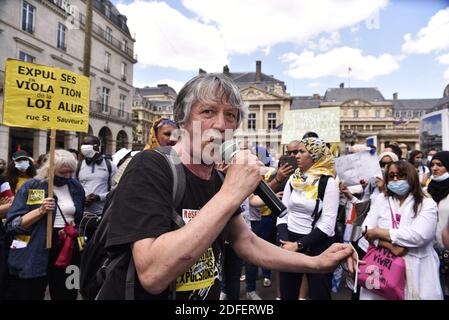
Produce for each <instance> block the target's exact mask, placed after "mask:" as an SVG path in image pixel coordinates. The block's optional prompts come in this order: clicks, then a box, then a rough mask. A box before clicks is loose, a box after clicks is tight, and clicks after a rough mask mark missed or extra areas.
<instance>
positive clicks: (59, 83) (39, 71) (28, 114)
mask: <svg viewBox="0 0 449 320" xmlns="http://www.w3.org/2000/svg"><path fill="white" fill-rule="evenodd" d="M89 90H90V80H89V78H88V77H85V76H82V75H80V74H77V73H74V72H71V71H67V70H64V69H59V68H54V67H47V66H42V65H37V64H34V63H29V62H24V61H19V60H13V59H8V60H7V62H6V75H5V92H4V101H3V124H4V125H7V126H11V127H24V128H35V129H57V130H66V131H81V132H87V131H88V122H89V97H90V93H89Z"/></svg>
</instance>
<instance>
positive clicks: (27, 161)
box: [5, 150, 36, 194]
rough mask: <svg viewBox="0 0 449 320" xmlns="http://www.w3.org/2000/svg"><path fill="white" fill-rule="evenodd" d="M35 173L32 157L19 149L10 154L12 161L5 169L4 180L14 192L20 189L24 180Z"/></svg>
mask: <svg viewBox="0 0 449 320" xmlns="http://www.w3.org/2000/svg"><path fill="white" fill-rule="evenodd" d="M35 175H36V167H35V166H34V161H33V158H31V157H30V155H29V154H28V152H26V151H25V150H19V151H16V152H14V154H13V155H12V161H11V162H10V163H9V165H8V168H7V169H6V175H5V177H6V180H7V181H8V183H9V185H10V187H11V190H12V192H13V193H14V194H16V193H17V191H18V190H19V189H20V187H21V186H22V185H23V184H24V183H25V181H27V180H29V179H31V178H33V177H34V176H35Z"/></svg>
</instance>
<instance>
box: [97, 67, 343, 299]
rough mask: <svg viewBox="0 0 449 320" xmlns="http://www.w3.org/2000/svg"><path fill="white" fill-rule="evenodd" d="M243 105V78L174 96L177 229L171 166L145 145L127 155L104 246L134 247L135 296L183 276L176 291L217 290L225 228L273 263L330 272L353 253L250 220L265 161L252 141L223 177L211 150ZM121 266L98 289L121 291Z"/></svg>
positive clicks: (160, 293) (157, 293)
mask: <svg viewBox="0 0 449 320" xmlns="http://www.w3.org/2000/svg"><path fill="white" fill-rule="evenodd" d="M244 113H245V104H244V102H243V100H242V98H241V96H240V93H239V90H238V88H237V87H236V86H235V85H234V84H233V82H232V81H231V80H229V79H227V78H225V77H220V76H214V75H208V74H205V75H200V76H197V77H195V78H193V79H191V80H190V81H189V82H187V83H186V84H185V86H184V87H183V89H182V90H181V91H180V93H179V95H178V98H177V100H176V102H175V106H174V116H175V121H176V122H177V123H178V125H179V126H180V128H181V129H182V131H183V133H182V135H181V138H180V139H179V140H178V143H177V144H176V145H175V146H174V150H175V151H176V153H177V154H178V155H179V157H180V159H181V162H182V163H183V165H184V172H185V176H186V189H185V194H184V197H183V200H182V203H181V206H180V207H178V208H176V210H177V211H178V213H179V214H180V215H181V216H182V218H183V219H184V221H185V222H186V225H185V226H184V227H182V228H180V229H177V230H175V231H173V228H172V225H171V220H170V214H171V212H172V207H173V200H172V185H171V184H172V176H171V174H170V169H169V165H168V164H167V162H166V161H165V159H163V157H162V156H161V155H159V154H158V153H156V152H154V151H144V152H140V153H139V154H138V155H136V156H135V157H134V158H133V160H132V161H131V163H130V164H129V166H128V168H127V170H126V172H125V173H124V175H123V177H122V180H121V181H120V184H119V185H118V187H117V190H116V192H117V194H116V198H115V203H114V206H113V210H112V212H111V214H112V215H111V225H110V230H109V234H108V241H107V247H108V248H109V249H111V250H112V249H115V250H126V248H129V247H130V248H131V250H132V256H133V258H134V262H135V266H136V271H137V276H138V281H136V285H135V290H134V293H135V298H136V299H158V298H159V299H160V298H162V299H165V298H167V297H168V287H169V286H170V284H171V283H172V282H173V281H175V280H176V297H177V298H179V299H217V300H218V298H219V295H220V279H221V272H222V270H221V269H222V266H223V243H224V239H225V238H227V239H228V240H229V242H230V243H232V245H233V248H234V250H235V251H236V252H237V254H238V255H239V256H240V257H242V258H243V259H244V260H246V261H250V262H251V263H254V264H256V265H259V266H263V267H266V268H268V269H272V270H282V271H289V272H329V271H331V270H333V269H334V268H335V267H336V266H337V265H338V264H339V263H340V262H341V261H342V260H344V259H345V258H349V260H351V258H350V256H351V253H352V249H351V248H350V247H348V246H347V245H344V244H335V245H334V246H332V247H331V248H329V250H327V251H326V252H324V253H323V254H322V255H320V256H318V257H307V256H305V255H303V254H300V253H295V252H290V251H287V250H283V249H281V248H279V247H276V246H275V245H272V244H270V243H268V242H266V241H264V240H262V239H260V238H259V237H257V236H255V235H254V234H253V233H252V232H251V231H250V230H249V229H248V227H247V226H246V224H245V222H244V220H243V218H242V217H241V216H240V212H239V206H240V204H241V203H242V202H243V201H244V200H245V199H246V198H247V197H248V196H249V195H250V194H251V193H252V192H253V191H254V190H255V189H256V187H257V185H258V184H259V183H260V181H261V179H262V177H261V166H262V164H261V163H258V162H257V159H256V156H254V155H252V154H251V153H250V152H249V151H248V150H245V151H241V152H239V153H237V155H236V156H235V157H234V163H233V164H231V165H230V167H229V168H228V171H227V173H226V178H225V179H224V182H222V181H221V179H220V177H219V175H218V174H217V172H216V170H215V169H214V163H213V160H214V159H213V158H214V157H215V156H216V154H215V153H216V152H214V151H210V152H205V151H207V150H214V147H213V144H214V142H216V140H217V138H222V139H224V138H225V137H224V136H225V133H226V130H228V131H231V133H232V132H233V131H234V130H236V129H237V127H238V126H239V124H240V122H241V121H242V119H243V115H244ZM198 130H199V131H198ZM198 148H199V150H197V149H198ZM199 157H200V158H199ZM348 262H349V264H350V265H352V261H348ZM124 272H125V273H126V267H125V268H122V272H121V273H120V272H117V273H116V274H114V275H112V276H111V277H110V278H109V279H107V281H106V284H105V285H104V286H103V288H102V291H101V295H100V297H99V298H100V299H121V298H123V294H124V277H125V275H124V274H123V273H124ZM136 279H137V278H136Z"/></svg>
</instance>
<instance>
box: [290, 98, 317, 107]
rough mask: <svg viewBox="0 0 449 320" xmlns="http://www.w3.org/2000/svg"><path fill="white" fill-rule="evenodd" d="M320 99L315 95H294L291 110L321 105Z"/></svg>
mask: <svg viewBox="0 0 449 320" xmlns="http://www.w3.org/2000/svg"><path fill="white" fill-rule="evenodd" d="M320 103H321V101H320V99H317V97H313V96H301V97H298V96H296V97H292V105H291V106H290V109H291V110H298V109H314V108H319V107H320Z"/></svg>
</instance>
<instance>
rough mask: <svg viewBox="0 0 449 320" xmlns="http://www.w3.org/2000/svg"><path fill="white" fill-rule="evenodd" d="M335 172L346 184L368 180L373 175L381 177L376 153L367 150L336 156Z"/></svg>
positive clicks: (356, 183)
mask: <svg viewBox="0 0 449 320" xmlns="http://www.w3.org/2000/svg"><path fill="white" fill-rule="evenodd" d="M335 172H336V173H337V176H338V177H340V180H341V181H342V182H343V183H344V184H345V185H346V186H355V185H359V184H360V180H361V179H363V180H365V181H366V182H369V181H370V180H372V179H373V178H375V177H382V170H381V169H380V165H379V160H378V159H377V155H376V154H371V153H370V152H369V151H365V152H358V153H354V154H350V155H347V156H343V157H339V158H336V159H335Z"/></svg>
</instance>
